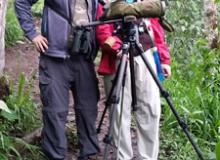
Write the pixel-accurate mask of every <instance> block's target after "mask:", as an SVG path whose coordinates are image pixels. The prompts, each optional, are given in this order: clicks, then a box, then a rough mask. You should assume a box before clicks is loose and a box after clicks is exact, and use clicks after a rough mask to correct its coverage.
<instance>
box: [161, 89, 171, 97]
mask: <svg viewBox="0 0 220 160" xmlns="http://www.w3.org/2000/svg"><path fill="white" fill-rule="evenodd" d="M161 95H162V96H163V97H165V98H168V97H170V94H169V93H168V92H167V91H165V90H163V91H161Z"/></svg>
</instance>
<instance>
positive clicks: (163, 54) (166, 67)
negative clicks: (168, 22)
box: [150, 18, 171, 77]
mask: <svg viewBox="0 0 220 160" xmlns="http://www.w3.org/2000/svg"><path fill="white" fill-rule="evenodd" d="M150 21H151V24H152V29H153V32H154V38H155V44H156V47H157V49H158V52H159V55H160V62H161V66H162V69H163V72H164V76H165V77H170V76H171V68H170V63H171V60H170V51H169V48H168V46H167V44H166V42H165V37H164V30H163V28H162V27H161V26H160V23H159V22H158V19H156V18H151V19H150Z"/></svg>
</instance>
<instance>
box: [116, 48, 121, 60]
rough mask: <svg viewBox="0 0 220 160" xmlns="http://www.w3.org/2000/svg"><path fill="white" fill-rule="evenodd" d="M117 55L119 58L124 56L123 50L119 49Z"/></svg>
mask: <svg viewBox="0 0 220 160" xmlns="http://www.w3.org/2000/svg"><path fill="white" fill-rule="evenodd" d="M116 57H117V59H121V57H122V50H118V51H117V53H116Z"/></svg>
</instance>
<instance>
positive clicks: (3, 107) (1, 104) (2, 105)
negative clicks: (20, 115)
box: [0, 100, 11, 113]
mask: <svg viewBox="0 0 220 160" xmlns="http://www.w3.org/2000/svg"><path fill="white" fill-rule="evenodd" d="M0 109H1V110H3V111H5V112H7V113H11V111H10V109H9V108H8V106H7V104H6V103H5V102H4V101H2V100H0Z"/></svg>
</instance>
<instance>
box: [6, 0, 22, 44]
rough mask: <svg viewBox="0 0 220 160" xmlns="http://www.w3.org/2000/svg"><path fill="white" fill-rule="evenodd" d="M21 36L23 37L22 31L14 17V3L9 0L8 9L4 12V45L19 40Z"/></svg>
mask: <svg viewBox="0 0 220 160" xmlns="http://www.w3.org/2000/svg"><path fill="white" fill-rule="evenodd" d="M22 38H23V32H22V30H21V28H20V26H19V23H18V20H17V18H16V15H15V11H14V5H13V3H12V0H9V3H8V10H7V14H6V27H5V41H6V46H8V45H12V44H13V43H15V42H16V41H17V40H20V39H22Z"/></svg>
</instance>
